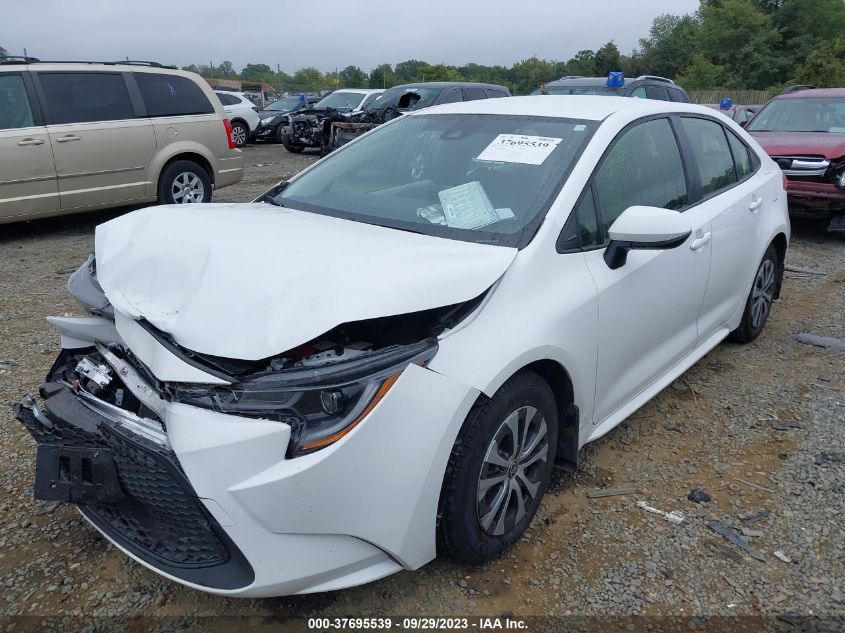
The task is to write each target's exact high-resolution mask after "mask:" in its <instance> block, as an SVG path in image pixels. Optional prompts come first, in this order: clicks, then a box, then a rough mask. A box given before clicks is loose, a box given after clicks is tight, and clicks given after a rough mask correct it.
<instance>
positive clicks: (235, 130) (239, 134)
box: [232, 121, 249, 147]
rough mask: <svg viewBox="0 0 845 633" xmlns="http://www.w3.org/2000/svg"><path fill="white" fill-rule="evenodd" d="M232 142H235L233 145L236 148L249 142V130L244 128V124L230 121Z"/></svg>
mask: <svg viewBox="0 0 845 633" xmlns="http://www.w3.org/2000/svg"><path fill="white" fill-rule="evenodd" d="M232 140H234V141H235V145H237V146H238V147H243V146H244V145H246V142H247V141H248V140H249V128H248V127H247V126H246V123H243V122H241V121H232Z"/></svg>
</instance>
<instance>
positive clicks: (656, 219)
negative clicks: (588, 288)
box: [604, 206, 692, 270]
mask: <svg viewBox="0 0 845 633" xmlns="http://www.w3.org/2000/svg"><path fill="white" fill-rule="evenodd" d="M608 233H609V235H610V243H609V244H608V245H607V249H606V250H605V252H604V261H605V263H606V264H607V266H608V267H609V268H610V269H611V270H616V269H617V268H621V267H622V266H624V265H625V262H627V261H628V251H630V250H634V249H636V250H664V249H669V248H676V247H678V246H680V245H681V244H683V243H684V242H686V241H687V238H688V237H689V236H690V235H691V234H692V225H691V223H690V221H689V218H687V217H686V216H684V214H683V213H679V212H678V211H670V210H669V209H661V208H659V207H640V206H637V207H628V208H627V209H625V211H623V212H622V215H620V216H619V217H618V218H616V221H615V222H614V223H613V224H612V225H611V226H610V229H609V230H608Z"/></svg>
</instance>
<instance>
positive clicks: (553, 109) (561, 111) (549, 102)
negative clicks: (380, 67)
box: [405, 95, 712, 121]
mask: <svg viewBox="0 0 845 633" xmlns="http://www.w3.org/2000/svg"><path fill="white" fill-rule="evenodd" d="M620 111H624V112H626V113H627V114H628V115H629V116H630V118H632V119H634V118H639V117H642V116H649V115H651V114H663V113H666V112H689V113H693V114H706V115H712V110H710V109H709V108H705V107H704V106H700V105H695V104H692V103H681V102H675V101H658V100H656V99H631V98H629V97H605V96H593V95H534V96H527V97H510V98H508V99H478V100H476V101H463V102H458V103H449V104H445V105H440V106H433V107H430V108H425V109H422V110H416V111H414V112H409V113H408V114H406V115H405V116H420V115H425V114H434V113H439V114H502V115H522V116H540V117H558V118H567V119H582V120H585V121H603V120H604V119H606V118H607V117H609V116H611V115H613V114H616V113H617V112H620Z"/></svg>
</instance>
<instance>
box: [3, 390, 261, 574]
mask: <svg viewBox="0 0 845 633" xmlns="http://www.w3.org/2000/svg"><path fill="white" fill-rule="evenodd" d="M41 394H42V397H44V406H45V411H44V412H43V413H42V412H39V411H38V410H37V408H35V407H31V406H24V405H17V406H16V407H15V416H16V417H17V419H18V420H19V421H20V422H21V423H22V424H23V425H24V426H25V427H26V429H27V430H28V431H29V432H30V434H31V435H32V436H33V438H35V440H36V442H37V443H38V457H37V460H36V483H35V490H34V492H35V497H36V498H37V499H50V500H61V501H68V502H70V503H74V504H76V505H78V506H79V510H80V512H82V514H83V515H84V516H85V517H86V518H87V519H88V520H89V521H90V522H91V523H92V524H93V525H94V526H95V527H96V528H97V529H99V530H100V531H101V532H102V533H103V534H104V535H105V536H107V537H108V538H109V539H110V540H112V541H113V542H114V543H115V544H117V545H118V546H120V547H121V548H122V549H124V550H125V551H127V552H129V553H130V554H131V555H132V556H134V557H135V558H137V559H139V560H140V561H142V562H144V563H145V564H147V565H149V566H151V567H153V568H154V569H156V570H158V571H160V572H162V573H164V574H166V575H169V576H173V577H175V578H177V579H179V580H182V581H185V582H189V583H193V584H197V585H202V586H205V587H210V588H215V589H224V590H231V589H240V588H243V587H246V586H248V585H250V584H251V583H252V582H253V580H254V572H253V570H252V567H251V566H250V565H249V563H248V562H247V560H246V559H245V558H244V556H243V554H242V553H241V552H240V550H239V549H238V548H237V547H236V546H235V544H234V543H233V542H232V541H231V539H230V538H229V537H228V536H227V535H226V533H225V531H224V530H223V529H222V528H221V527H220V525H219V524H218V523H217V521H215V520H214V518H213V517H212V516H211V515H210V514H209V513H208V511H207V510H206V509H205V507H204V506H203V505H202V503H201V502H200V500H199V498H198V497H197V495H196V493H195V492H194V490H193V488H192V486H191V484H190V482H189V481H188V480H187V478H186V477H185V474H184V473H183V472H182V469H181V467H180V465H179V462H178V460H177V459H176V456H175V454H174V453H173V452H172V451H171V450H170V449H169V448H165V447H162V446H160V445H157V444H156V443H155V442H153V441H151V440H149V439H148V438H146V437H144V436H143V435H140V434H135V433H133V432H132V431H131V430H129V429H127V428H126V427H122V426H120V425H118V424H116V423H115V422H114V421H113V420H110V419H109V418H108V417H106V416H104V415H102V414H101V413H99V412H97V411H95V410H92V409H91V408H90V407H88V406H85V404H84V403H83V402H82V401H81V399H80V397H79V396H78V395H77V394H76V393H74V392H73V391H72V390H71V389H70V388H68V387H66V386H63V385H61V384H58V383H47V384H45V385H44V386H42V389H41Z"/></svg>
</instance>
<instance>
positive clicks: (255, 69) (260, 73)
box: [241, 64, 274, 81]
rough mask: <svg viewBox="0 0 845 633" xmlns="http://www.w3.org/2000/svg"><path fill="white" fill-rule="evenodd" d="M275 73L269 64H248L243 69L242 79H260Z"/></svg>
mask: <svg viewBox="0 0 845 633" xmlns="http://www.w3.org/2000/svg"><path fill="white" fill-rule="evenodd" d="M273 74H274V73H273V69H272V68H270V67H269V66H268V65H267V64H247V65H246V66H244V69H243V70H242V71H241V79H252V80H254V81H260V80H261V79H262V78H264V77H267V76H268V75H271V76H272V75H273Z"/></svg>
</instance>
